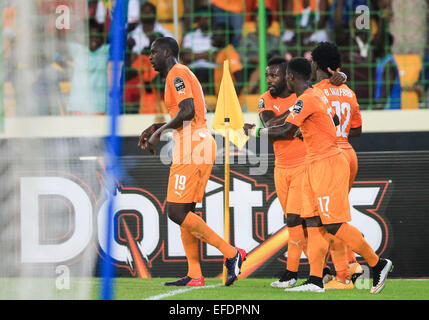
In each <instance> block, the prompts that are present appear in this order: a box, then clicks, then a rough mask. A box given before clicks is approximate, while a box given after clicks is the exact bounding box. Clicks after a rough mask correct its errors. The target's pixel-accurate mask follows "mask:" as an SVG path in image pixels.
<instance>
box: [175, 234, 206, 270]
mask: <svg viewBox="0 0 429 320" xmlns="http://www.w3.org/2000/svg"><path fill="white" fill-rule="evenodd" d="M180 236H181V238H182V243H183V248H184V249H185V254H186V258H187V260H188V277H191V278H201V277H202V276H203V274H202V272H201V265H200V256H199V249H200V248H199V246H198V239H197V238H195V237H194V236H193V235H192V234H191V233H190V232H189V231H188V230H186V229H185V228H183V227H180Z"/></svg>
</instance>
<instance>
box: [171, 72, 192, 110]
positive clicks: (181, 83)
mask: <svg viewBox="0 0 429 320" xmlns="http://www.w3.org/2000/svg"><path fill="white" fill-rule="evenodd" d="M167 81H168V84H167V85H168V88H169V90H170V92H171V97H173V98H174V100H175V101H176V103H177V105H179V103H180V102H182V101H183V100H185V99H188V98H193V94H192V78H191V76H190V74H189V73H188V72H186V70H178V71H175V72H174V74H172V75H171V77H169V79H168V80H167Z"/></svg>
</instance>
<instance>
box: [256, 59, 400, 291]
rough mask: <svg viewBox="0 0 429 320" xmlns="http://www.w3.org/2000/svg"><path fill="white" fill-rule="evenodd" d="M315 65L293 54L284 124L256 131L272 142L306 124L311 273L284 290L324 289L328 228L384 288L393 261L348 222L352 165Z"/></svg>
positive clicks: (305, 188) (304, 188)
mask: <svg viewBox="0 0 429 320" xmlns="http://www.w3.org/2000/svg"><path fill="white" fill-rule="evenodd" d="M311 73H312V69H311V64H310V62H309V61H308V60H306V59H304V58H294V59H292V60H291V61H290V62H289V64H288V68H287V72H286V81H287V86H288V88H289V90H291V91H292V92H294V93H295V94H296V95H297V97H298V98H297V101H296V103H295V105H294V106H292V107H291V108H290V114H289V115H288V117H287V118H286V120H285V123H284V124H282V125H279V126H274V127H269V128H257V129H256V132H255V135H256V136H260V137H266V138H268V139H270V140H272V141H274V140H279V139H288V138H291V137H293V136H294V135H295V133H296V131H297V130H298V128H300V129H301V132H302V136H303V138H304V143H305V146H306V150H307V156H306V167H305V171H304V181H303V186H302V197H303V210H302V213H301V217H302V218H305V222H306V226H307V232H308V245H307V246H308V252H309V261H310V277H309V279H308V280H307V281H305V282H304V283H303V284H301V285H299V286H297V287H293V288H286V289H285V291H308V292H324V291H325V289H324V285H323V281H322V274H323V266H324V259H325V256H326V253H327V251H328V247H329V244H328V241H326V239H325V236H326V232H328V233H329V234H332V235H334V236H336V237H337V238H339V239H340V240H342V241H344V242H345V243H346V244H347V245H348V246H350V247H351V248H352V250H353V251H354V252H357V253H358V254H359V255H361V256H362V257H363V258H364V259H365V260H366V261H367V263H368V265H369V266H370V267H371V269H372V273H373V286H372V288H371V290H370V293H379V292H380V291H381V290H382V289H383V288H384V286H385V281H386V278H387V276H388V273H389V272H390V271H391V269H392V267H393V265H392V262H391V261H390V260H388V259H383V258H380V257H378V256H377V254H376V253H375V252H374V250H373V249H372V248H371V246H370V245H369V244H368V243H367V242H366V241H365V239H364V238H363V236H362V234H361V233H360V231H359V230H358V229H356V228H355V227H353V226H352V225H350V224H348V223H347V222H349V221H350V205H349V201H348V191H349V188H348V187H349V177H350V169H349V164H348V162H347V159H346V158H345V156H344V154H343V153H342V151H341V149H340V148H339V147H338V146H337V144H336V138H337V137H336V128H335V124H334V121H333V119H332V117H333V113H328V112H327V110H328V104H327V103H328V100H327V98H326V97H325V96H324V95H323V94H322V93H321V92H320V90H317V89H313V88H312V86H311V84H310V78H311Z"/></svg>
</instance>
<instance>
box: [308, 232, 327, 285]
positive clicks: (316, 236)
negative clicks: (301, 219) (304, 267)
mask: <svg viewBox="0 0 429 320" xmlns="http://www.w3.org/2000/svg"><path fill="white" fill-rule="evenodd" d="M307 232H308V254H309V257H308V260H309V262H310V276H315V277H319V278H322V276H323V268H324V265H325V257H326V253H327V252H328V247H329V244H328V242H327V241H326V240H325V237H324V236H325V233H326V229H325V228H324V227H307Z"/></svg>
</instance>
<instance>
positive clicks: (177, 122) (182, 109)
mask: <svg viewBox="0 0 429 320" xmlns="http://www.w3.org/2000/svg"><path fill="white" fill-rule="evenodd" d="M194 117H195V107H194V99H193V98H188V99H185V100H183V101H181V102H180V103H179V111H178V112H177V113H176V115H175V116H174V117H173V118H172V119H171V120H170V121H169V122H167V123H165V124H164V125H163V126H161V127H160V128H159V129H158V130H156V131H155V132H154V133H153V134H152V136H151V137H150V138H149V140H148V141H147V147H148V148H149V151H150V152H151V153H152V154H155V151H154V147H155V145H156V144H157V143H158V142H159V140H160V138H161V135H162V133H163V132H164V131H166V130H169V129H178V128H180V127H183V122H184V121H191V120H192V119H193V118H194Z"/></svg>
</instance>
